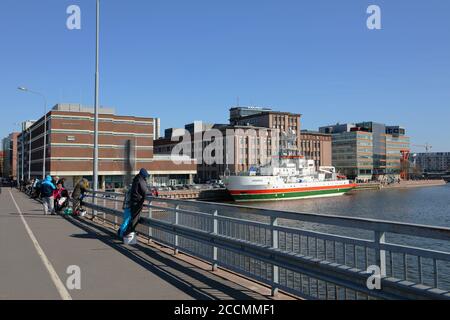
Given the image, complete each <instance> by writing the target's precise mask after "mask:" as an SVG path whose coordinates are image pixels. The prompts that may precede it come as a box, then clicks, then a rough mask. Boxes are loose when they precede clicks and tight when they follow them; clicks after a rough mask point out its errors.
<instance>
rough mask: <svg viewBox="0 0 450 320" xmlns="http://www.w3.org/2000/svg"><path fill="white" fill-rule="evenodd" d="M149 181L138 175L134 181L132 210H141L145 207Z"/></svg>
mask: <svg viewBox="0 0 450 320" xmlns="http://www.w3.org/2000/svg"><path fill="white" fill-rule="evenodd" d="M147 191H148V190H147V181H146V180H145V178H144V177H143V176H142V175H140V174H138V175H137V176H136V177H134V179H133V185H132V186H131V190H130V206H131V207H132V208H141V207H142V206H143V205H144V202H145V197H146V195H147Z"/></svg>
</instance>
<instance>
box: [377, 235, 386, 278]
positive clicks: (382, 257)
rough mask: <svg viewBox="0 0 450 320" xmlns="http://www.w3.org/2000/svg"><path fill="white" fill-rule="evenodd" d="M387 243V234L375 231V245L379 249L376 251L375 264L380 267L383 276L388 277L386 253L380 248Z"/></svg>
mask: <svg viewBox="0 0 450 320" xmlns="http://www.w3.org/2000/svg"><path fill="white" fill-rule="evenodd" d="M385 242H386V234H385V233H384V232H380V231H375V244H376V245H377V248H376V249H375V262H376V264H377V266H378V267H380V271H381V276H382V277H385V276H386V251H385V250H381V249H380V248H379V246H380V244H383V243H385Z"/></svg>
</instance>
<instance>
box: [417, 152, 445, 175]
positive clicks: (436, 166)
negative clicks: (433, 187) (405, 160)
mask: <svg viewBox="0 0 450 320" xmlns="http://www.w3.org/2000/svg"><path fill="white" fill-rule="evenodd" d="M415 162H416V166H417V167H418V168H419V169H420V170H421V171H422V172H436V173H437V172H450V152H428V153H416V154H415Z"/></svg>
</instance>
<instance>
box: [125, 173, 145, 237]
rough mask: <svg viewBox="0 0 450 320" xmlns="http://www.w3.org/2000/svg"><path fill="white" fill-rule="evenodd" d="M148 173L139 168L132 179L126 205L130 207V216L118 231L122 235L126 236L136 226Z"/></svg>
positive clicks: (143, 201)
mask: <svg viewBox="0 0 450 320" xmlns="http://www.w3.org/2000/svg"><path fill="white" fill-rule="evenodd" d="M149 176H150V175H149V174H148V172H147V170H146V169H141V170H140V171H139V174H138V175H136V177H134V179H133V184H132V186H131V189H130V193H129V200H128V207H129V209H130V213H131V217H130V218H129V221H128V219H126V220H127V222H126V223H125V224H124V225H123V226H122V228H121V230H119V232H120V233H121V235H122V236H123V237H126V236H128V235H129V234H130V233H133V232H135V230H136V227H137V225H138V223H139V219H140V217H141V211H142V208H143V206H144V203H145V198H146V196H147V192H148V187H147V179H148V177H149Z"/></svg>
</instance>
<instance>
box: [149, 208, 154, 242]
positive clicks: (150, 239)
mask: <svg viewBox="0 0 450 320" xmlns="http://www.w3.org/2000/svg"><path fill="white" fill-rule="evenodd" d="M152 203H153V201H151V200H150V201H149V202H148V218H149V219H152V218H153V212H152V211H153V209H152ZM149 222H150V221H149ZM152 239H153V230H152V227H150V226H148V244H150V243H151V242H152Z"/></svg>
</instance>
